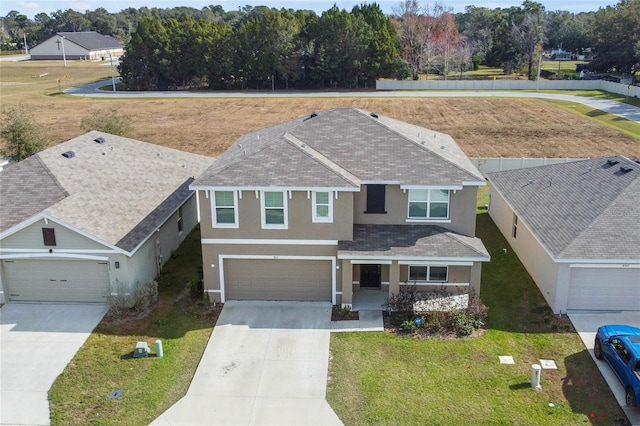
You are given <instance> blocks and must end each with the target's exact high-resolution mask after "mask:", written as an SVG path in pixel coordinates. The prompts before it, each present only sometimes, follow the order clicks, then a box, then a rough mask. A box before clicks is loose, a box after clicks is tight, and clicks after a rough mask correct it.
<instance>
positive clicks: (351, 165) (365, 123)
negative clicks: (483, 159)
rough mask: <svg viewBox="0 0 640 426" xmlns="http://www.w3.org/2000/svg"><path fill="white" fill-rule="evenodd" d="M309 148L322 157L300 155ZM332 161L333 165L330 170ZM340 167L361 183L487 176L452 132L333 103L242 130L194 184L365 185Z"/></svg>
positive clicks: (429, 181)
mask: <svg viewBox="0 0 640 426" xmlns="http://www.w3.org/2000/svg"><path fill="white" fill-rule="evenodd" d="M287 135H290V136H291V137H292V138H293V139H296V140H299V141H300V142H301V143H302V144H303V145H296V144H293V143H289V144H284V143H283V140H285V141H287V140H289V139H290V138H288V137H287ZM423 142H424V143H423ZM267 147H273V148H271V149H268V148H267ZM306 147H308V149H309V150H313V151H314V152H315V153H316V154H317V155H316V156H310V155H300V154H301V153H304V150H305V148H306ZM307 154H308V153H307ZM318 155H319V156H322V157H324V158H319V157H318ZM314 162H315V163H317V164H313V163H314ZM330 163H332V164H333V167H328V165H329V164H330ZM245 164H246V166H245ZM240 169H242V171H243V172H242V173H238V170H240ZM337 169H340V170H343V171H345V172H346V173H348V174H350V175H353V176H355V177H356V178H357V179H359V180H360V181H361V182H362V181H385V182H399V183H400V184H402V185H425V184H429V185H451V184H458V185H461V184H462V183H463V182H470V181H484V178H483V177H482V175H481V174H480V173H479V172H478V170H477V169H476V168H475V167H474V166H473V165H472V164H471V162H470V161H469V159H468V158H467V157H466V155H465V154H464V152H462V150H461V149H460V148H459V147H458V145H457V144H456V143H455V141H453V139H452V138H451V137H450V136H448V135H444V134H442V133H437V132H433V131H431V130H428V129H423V128H420V127H418V126H413V125H410V124H407V123H403V122H401V121H398V120H393V119H390V118H386V117H382V116H379V117H378V118H374V117H372V116H371V115H369V114H368V113H366V112H364V111H361V110H358V109H355V108H334V109H330V110H326V111H322V112H319V113H317V115H316V116H314V117H310V116H305V117H301V118H298V119H295V120H291V121H289V122H286V123H282V124H279V125H276V126H272V127H268V128H266V129H262V130H258V131H255V132H251V133H248V134H246V135H244V136H243V137H241V138H240V139H238V141H237V142H236V143H235V144H234V145H233V146H232V147H231V148H229V149H228V150H227V151H226V152H225V153H224V154H223V155H222V156H220V157H219V159H218V161H217V162H216V164H214V165H213V166H212V167H211V168H209V169H208V170H207V171H206V172H205V173H204V174H203V175H202V176H200V177H199V178H198V179H197V180H196V182H194V184H193V187H220V186H234V185H238V186H254V185H255V184H256V182H259V183H260V185H259V186H288V185H289V184H290V183H291V181H293V182H295V186H296V187H333V186H334V185H332V184H330V183H331V182H333V183H335V185H336V186H337V187H340V186H342V187H353V186H354V185H355V186H359V182H353V181H352V180H351V179H345V175H344V173H339V172H336V170H337ZM239 175H242V176H239Z"/></svg>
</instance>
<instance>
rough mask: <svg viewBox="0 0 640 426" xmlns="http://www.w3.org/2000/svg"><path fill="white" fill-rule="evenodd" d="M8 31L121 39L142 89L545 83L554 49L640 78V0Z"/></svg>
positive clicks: (218, 15)
mask: <svg viewBox="0 0 640 426" xmlns="http://www.w3.org/2000/svg"><path fill="white" fill-rule="evenodd" d="M0 21H1V24H2V25H1V27H0V30H1V31H0V37H1V40H2V43H1V46H2V48H3V49H8V48H18V47H20V46H21V45H22V43H23V40H24V38H26V39H27V42H28V43H29V44H31V45H33V44H35V43H37V42H39V41H42V40H44V39H46V38H48V37H49V36H51V35H53V34H55V33H56V32H59V31H89V30H95V31H98V32H100V33H102V34H110V35H113V36H114V37H116V38H118V39H120V40H121V41H123V42H124V43H125V45H126V53H125V55H124V57H123V61H122V64H121V69H120V71H121V74H122V76H123V79H124V81H125V83H126V85H127V86H128V87H130V88H131V89H154V88H156V89H173V88H184V87H201V86H208V87H211V88H248V87H249V88H287V87H309V88H318V87H367V86H370V85H372V84H373V81H374V80H375V79H376V78H383V77H390V78H401V79H403V78H411V77H413V78H417V77H418V76H419V75H420V74H424V73H437V74H441V75H443V76H444V78H447V77H448V76H449V75H452V73H455V72H462V71H464V70H466V69H469V68H471V67H477V66H478V65H480V64H484V65H488V66H492V67H500V68H502V69H503V70H504V72H505V73H512V72H519V73H523V74H525V75H527V76H528V77H529V78H535V72H536V67H537V58H538V57H539V55H540V53H541V51H542V49H544V50H547V51H548V50H551V49H557V48H561V49H562V50H565V51H569V52H571V53H572V54H573V55H575V56H577V55H586V56H587V57H588V58H590V59H592V61H591V63H590V65H589V67H590V69H591V70H592V71H599V72H617V73H619V74H623V75H633V74H634V73H635V72H636V71H637V70H638V68H640V31H639V30H638V28H640V0H620V1H619V3H618V4H617V5H615V6H608V7H606V8H601V9H599V10H598V11H597V12H588V13H578V14H573V13H570V12H566V11H546V10H545V8H544V6H543V5H541V4H540V3H537V2H534V1H530V0H525V1H524V2H523V3H522V5H521V6H514V7H510V8H496V9H489V8H486V7H476V6H469V7H467V8H466V10H465V12H463V13H457V14H453V13H452V10H451V8H448V7H446V6H444V5H443V4H442V3H435V4H434V5H433V6H432V7H429V6H427V4H422V3H419V2H418V0H402V1H401V2H400V3H399V4H398V6H397V7H396V8H395V9H394V11H393V13H392V14H391V15H385V14H384V13H382V11H381V9H380V8H379V6H378V5H377V4H375V3H372V4H361V5H359V6H356V7H354V8H353V9H352V10H351V11H350V12H347V11H345V10H341V9H338V8H337V7H336V6H334V7H333V8H331V9H329V10H327V11H325V12H323V13H322V14H321V15H320V16H318V15H317V14H316V13H315V12H313V11H309V10H293V9H280V10H277V9H274V8H268V7H265V6H258V7H251V6H245V7H243V8H239V9H238V10H232V11H225V10H224V9H223V8H222V7H221V6H208V7H205V8H203V9H200V10H199V9H194V8H187V7H176V8H171V9H161V8H146V7H143V8H140V9H134V8H128V9H124V10H122V11H120V12H118V13H109V12H107V11H106V10H105V9H103V8H99V9H96V10H94V11H86V12H85V13H84V14H82V13H79V12H75V11H73V10H67V11H58V12H55V13H52V14H51V15H46V14H44V13H40V14H38V15H36V16H35V20H34V21H31V20H29V19H28V18H27V17H26V16H24V15H21V14H19V13H18V12H16V11H11V12H10V13H9V14H8V15H7V16H6V17H4V18H0Z"/></svg>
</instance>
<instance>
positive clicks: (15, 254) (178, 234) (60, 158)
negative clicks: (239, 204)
mask: <svg viewBox="0 0 640 426" xmlns="http://www.w3.org/2000/svg"><path fill="white" fill-rule="evenodd" d="M213 161H214V160H213V159H212V158H208V157H203V156H200V155H195V154H189V153H186V152H181V151H177V150H174V149H170V148H165V147H162V146H158V145H153V144H149V143H145V142H140V141H136V140H133V139H127V138H124V137H120V136H114V135H110V134H106V133H101V132H95V131H94V132H89V133H87V134H84V135H82V136H79V137H76V138H73V139H71V140H69V141H67V142H64V143H61V144H59V145H56V146H54V147H52V148H49V149H46V150H44V151H42V152H40V153H38V154H35V155H33V156H31V157H29V158H27V159H25V160H23V161H21V162H19V163H15V164H11V165H9V166H7V167H5V169H4V170H3V171H2V172H0V200H2V201H1V203H0V302H2V303H5V302H7V301H9V302H11V301H28V302H32V301H34V302H35V301H37V302H40V301H64V302H105V301H106V298H107V296H109V295H115V294H123V293H130V292H131V291H132V289H133V287H134V286H135V285H136V284H137V283H140V284H143V283H145V282H149V281H151V280H153V279H154V278H155V276H156V275H157V274H158V272H159V271H160V269H161V268H162V265H163V264H164V262H166V261H167V259H168V258H169V257H170V256H171V252H172V250H175V249H176V248H177V247H178V245H179V244H180V242H181V241H182V240H183V239H184V238H185V236H186V235H187V234H188V233H189V231H190V230H191V229H192V228H193V227H194V226H195V225H196V224H197V222H198V215H197V203H196V197H195V194H194V193H193V192H192V191H191V190H189V184H190V183H191V182H192V181H193V180H194V179H193V177H194V176H198V175H199V174H200V173H202V172H203V171H204V170H206V168H207V167H209V166H210V165H211V164H212V162H213Z"/></svg>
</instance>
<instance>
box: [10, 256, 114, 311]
mask: <svg viewBox="0 0 640 426" xmlns="http://www.w3.org/2000/svg"><path fill="white" fill-rule="evenodd" d="M3 267H4V272H5V278H6V282H5V291H6V293H7V294H8V295H9V297H8V299H9V300H10V301H16V302H17V301H24V302H106V300H107V299H106V298H107V296H108V295H109V270H108V268H107V262H98V261H90V260H5V261H3Z"/></svg>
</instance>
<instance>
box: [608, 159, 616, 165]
mask: <svg viewBox="0 0 640 426" xmlns="http://www.w3.org/2000/svg"><path fill="white" fill-rule="evenodd" d="M618 163H619V161H618V160H616V159H615V158H609V159H608V160H607V164H608V165H610V166H613V165H615V164H618Z"/></svg>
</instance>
